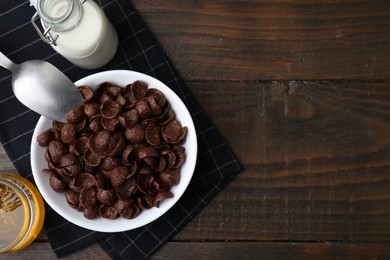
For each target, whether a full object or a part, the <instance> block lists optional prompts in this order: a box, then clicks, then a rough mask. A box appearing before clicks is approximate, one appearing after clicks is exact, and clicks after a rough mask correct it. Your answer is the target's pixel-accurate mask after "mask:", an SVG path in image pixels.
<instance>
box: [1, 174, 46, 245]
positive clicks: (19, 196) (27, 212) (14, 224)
mask: <svg viewBox="0 0 390 260" xmlns="http://www.w3.org/2000/svg"><path fill="white" fill-rule="evenodd" d="M44 211H45V210H44V205H43V200H42V197H41V195H40V193H39V192H38V190H37V189H36V188H35V186H34V185H33V184H32V183H31V182H30V181H28V180H27V179H25V178H22V177H20V176H18V175H14V174H0V253H9V252H15V251H18V250H20V249H22V248H24V247H26V246H27V245H29V244H30V243H31V242H32V241H33V240H34V239H35V238H36V237H37V236H38V235H39V233H40V231H41V229H42V225H43V220H44V215H45V213H44Z"/></svg>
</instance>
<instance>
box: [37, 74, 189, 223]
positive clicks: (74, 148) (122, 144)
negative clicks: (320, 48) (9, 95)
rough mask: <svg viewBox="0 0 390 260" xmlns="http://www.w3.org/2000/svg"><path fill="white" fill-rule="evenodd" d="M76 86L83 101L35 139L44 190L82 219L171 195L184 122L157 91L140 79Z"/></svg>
mask: <svg viewBox="0 0 390 260" xmlns="http://www.w3.org/2000/svg"><path fill="white" fill-rule="evenodd" d="M78 90H79V91H80V93H81V94H82V96H83V98H84V100H83V105H82V106H80V107H77V108H74V109H72V110H71V111H70V112H69V113H68V114H67V115H66V119H67V123H61V122H56V121H53V123H52V127H51V128H50V129H48V130H46V131H44V132H42V133H41V134H40V135H39V136H38V137H37V142H38V144H39V145H40V146H42V147H46V152H45V160H46V161H47V164H48V168H47V169H44V171H43V172H44V173H48V174H49V175H50V177H49V185H50V186H51V188H52V189H53V190H54V191H56V192H63V193H64V195H65V198H66V201H67V203H68V204H69V205H70V206H71V207H72V208H74V209H76V210H78V211H83V215H84V217H85V218H87V219H94V218H97V217H99V216H100V217H103V218H107V219H115V218H118V217H122V218H126V219H133V218H136V217H138V216H139V215H140V213H141V212H142V211H143V210H146V209H149V208H152V207H159V205H160V203H161V202H162V201H164V200H165V199H169V198H172V197H173V196H174V195H173V193H172V192H171V191H170V188H171V187H172V186H174V185H177V184H178V183H179V182H180V168H181V166H182V165H183V163H184V161H185V150H184V147H183V146H182V145H183V144H184V142H185V139H186V135H187V127H183V126H182V125H181V123H180V122H179V121H177V120H176V119H175V112H174V111H173V109H172V107H171V105H170V103H169V102H168V100H167V99H166V97H165V96H164V94H163V93H162V92H161V91H160V90H158V89H154V88H148V86H147V85H146V84H145V83H143V82H141V81H135V82H133V83H131V84H128V85H126V86H125V87H120V86H117V85H114V84H111V83H109V82H103V83H101V84H99V85H98V86H96V88H95V90H92V89H91V88H90V87H88V86H85V85H83V86H80V87H78Z"/></svg>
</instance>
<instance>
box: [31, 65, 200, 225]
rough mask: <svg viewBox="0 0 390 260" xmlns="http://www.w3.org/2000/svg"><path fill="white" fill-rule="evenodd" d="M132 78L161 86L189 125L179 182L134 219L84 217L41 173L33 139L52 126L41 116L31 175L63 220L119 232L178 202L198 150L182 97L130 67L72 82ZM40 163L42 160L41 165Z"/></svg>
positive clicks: (118, 81) (119, 82)
mask: <svg viewBox="0 0 390 260" xmlns="http://www.w3.org/2000/svg"><path fill="white" fill-rule="evenodd" d="M102 79H105V80H102ZM135 80H141V81H143V82H145V83H147V85H148V87H150V88H157V89H159V90H161V91H162V92H163V93H164V95H165V96H166V98H167V100H168V101H169V102H170V104H171V106H172V108H173V110H174V111H175V117H176V118H177V119H178V121H180V123H181V124H182V125H183V126H187V128H188V129H187V137H186V142H185V143H184V145H183V146H184V147H185V153H186V160H185V162H184V164H183V165H182V167H181V169H180V182H179V184H178V185H176V186H173V187H171V192H172V193H173V194H174V197H173V198H169V199H166V200H163V201H161V202H160V206H159V208H156V207H152V208H151V209H146V210H142V211H141V214H140V215H139V216H138V217H136V218H134V219H124V218H121V217H119V218H116V219H114V220H109V219H104V218H102V217H98V218H96V219H92V220H90V219H87V218H85V217H84V216H83V212H79V211H77V210H76V209H74V208H71V207H70V206H69V205H68V203H67V202H66V200H65V196H64V194H63V193H57V192H55V191H54V190H53V189H52V188H51V187H50V185H49V181H48V179H49V176H48V174H45V173H42V169H44V168H48V167H47V163H46V161H45V160H44V152H45V149H46V148H45V147H40V146H39V145H38V143H37V141H36V140H37V136H38V135H39V134H40V133H42V132H43V131H44V130H46V129H48V128H49V127H50V126H51V122H52V120H50V119H48V118H46V117H43V116H41V117H40V118H39V120H38V123H37V125H36V127H35V129H34V132H33V136H32V140H31V152H30V159H31V168H32V175H33V177H34V180H35V183H36V186H37V188H38V190H39V191H40V193H41V194H42V197H43V198H44V200H45V201H46V202H47V204H48V205H49V206H50V207H51V208H52V209H53V210H54V211H56V212H57V213H58V214H59V215H61V216H62V217H64V218H65V219H66V220H68V221H69V222H71V223H73V224H75V225H78V226H80V227H83V228H86V229H89V230H93V231H99V232H121V231H128V230H132V229H135V228H138V227H141V226H144V225H147V224H149V223H151V222H152V221H154V220H156V219H158V218H159V217H161V216H162V215H163V214H165V213H166V212H167V211H168V210H169V209H170V208H172V207H173V206H174V205H175V204H176V203H177V202H178V200H179V199H180V198H181V196H182V195H183V193H184V192H185V191H186V189H187V187H188V185H189V183H190V181H191V179H192V176H193V174H194V171H195V167H196V162H197V153H198V142H197V135H196V130H195V125H194V122H193V119H192V117H191V114H190V112H189V111H188V109H187V107H186V106H185V105H184V103H183V101H182V100H181V98H180V97H179V96H178V95H177V94H176V93H175V92H174V91H173V90H172V89H170V88H169V87H168V86H167V85H165V84H164V83H162V82H161V81H160V80H158V79H156V78H153V77H151V76H149V75H146V74H143V73H140V72H136V71H130V70H109V71H103V72H98V73H94V74H91V75H89V76H86V77H84V78H81V79H79V80H78V81H76V82H75V85H76V86H80V85H88V86H90V87H93V88H95V87H96V85H98V84H99V83H102V82H104V81H108V82H112V83H113V84H117V85H119V86H123V87H124V86H125V85H126V84H130V83H132V82H134V81H135ZM124 82H127V83H124ZM42 160H43V161H42ZM42 163H44V166H43V165H42ZM183 173H185V174H183ZM64 206H65V207H64Z"/></svg>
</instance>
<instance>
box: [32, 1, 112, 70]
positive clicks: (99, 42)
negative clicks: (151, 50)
mask: <svg viewBox="0 0 390 260" xmlns="http://www.w3.org/2000/svg"><path fill="white" fill-rule="evenodd" d="M36 8H37V12H36V13H35V15H34V16H33V17H32V24H33V25H34V27H35V29H36V30H37V32H38V34H39V35H40V36H41V38H42V40H43V41H45V42H46V43H48V44H50V45H51V46H52V47H53V48H54V50H56V51H57V52H58V53H59V54H61V55H62V56H63V57H65V58H66V59H68V60H69V61H70V62H72V63H73V64H74V65H76V66H78V67H80V68H83V69H96V68H99V67H102V66H104V65H105V64H107V63H108V62H109V61H110V60H111V59H112V58H113V57H114V55H115V53H116V51H117V48H118V35H117V33H116V31H115V29H114V27H113V26H112V24H111V23H110V21H109V20H108V19H107V17H106V15H105V14H104V12H103V10H102V9H101V8H100V6H99V5H98V4H97V3H96V2H94V1H92V0H87V1H85V0H38V1H37V3H36ZM38 17H39V18H40V19H41V25H42V27H43V30H44V31H43V33H41V31H40V29H39V27H38V26H37V25H36V24H35V20H36V19H37V18H38Z"/></svg>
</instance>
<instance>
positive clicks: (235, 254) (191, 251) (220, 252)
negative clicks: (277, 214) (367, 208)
mask: <svg viewBox="0 0 390 260" xmlns="http://www.w3.org/2000/svg"><path fill="white" fill-rule="evenodd" d="M389 246H390V244H389V243H375V244H363V243H362V244H346V243H278V242H269V243H264V242H179V243H175V242H172V243H167V245H166V246H164V247H163V248H162V249H161V250H160V251H158V252H157V253H156V254H155V255H154V256H152V257H151V259H194V260H195V259H231V260H236V259H242V260H244V259H248V260H252V259H386V258H387V259H388V258H389V257H390V247H389Z"/></svg>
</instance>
